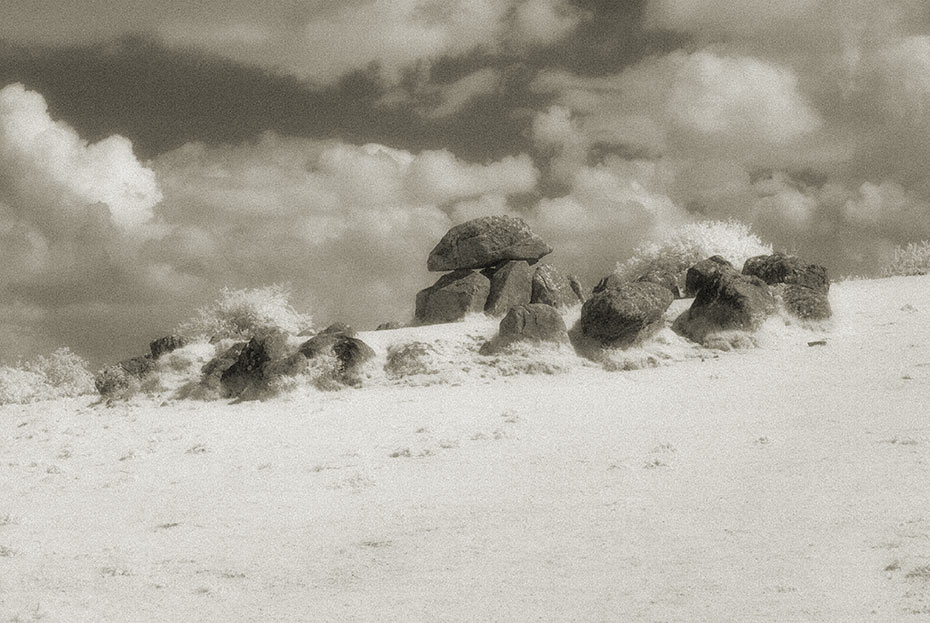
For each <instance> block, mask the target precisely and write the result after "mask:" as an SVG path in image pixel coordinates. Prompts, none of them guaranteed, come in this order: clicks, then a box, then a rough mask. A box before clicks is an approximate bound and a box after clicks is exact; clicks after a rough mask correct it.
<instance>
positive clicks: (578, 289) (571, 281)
mask: <svg viewBox="0 0 930 623" xmlns="http://www.w3.org/2000/svg"><path fill="white" fill-rule="evenodd" d="M568 285H570V286H571V288H572V292H574V293H575V296H577V297H578V300H579V301H581V302H582V303H584V302H585V301H586V300H588V297H587V296H585V293H584V287H583V286H582V285H581V280H580V279H578V277H576V276H575V275H569V276H568Z"/></svg>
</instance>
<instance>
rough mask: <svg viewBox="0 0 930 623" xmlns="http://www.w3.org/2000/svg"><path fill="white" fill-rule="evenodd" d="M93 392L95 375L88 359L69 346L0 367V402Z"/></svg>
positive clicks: (45, 398)
mask: <svg viewBox="0 0 930 623" xmlns="http://www.w3.org/2000/svg"><path fill="white" fill-rule="evenodd" d="M93 391H94V376H93V375H92V374H91V373H90V370H88V367H87V362H86V361H85V360H84V359H82V358H81V357H79V356H78V355H76V354H74V353H72V352H71V350H70V349H68V348H59V349H58V350H56V351H55V352H53V353H52V354H51V355H48V356H42V355H40V356H39V357H36V358H35V359H33V360H31V361H28V362H26V363H23V364H20V365H19V366H16V367H8V366H4V367H0V404H9V403H18V404H22V403H29V402H37V401H39V400H56V399H58V398H70V397H73V396H81V395H84V394H90V393H93Z"/></svg>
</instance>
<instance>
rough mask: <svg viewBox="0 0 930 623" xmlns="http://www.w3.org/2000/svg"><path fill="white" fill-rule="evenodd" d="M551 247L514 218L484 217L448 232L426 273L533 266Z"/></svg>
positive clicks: (434, 252) (550, 250)
mask: <svg viewBox="0 0 930 623" xmlns="http://www.w3.org/2000/svg"><path fill="white" fill-rule="evenodd" d="M551 252H552V247H550V246H549V245H547V244H546V243H545V242H543V240H542V239H541V238H540V237H539V236H537V235H536V234H534V233H533V232H532V231H531V230H530V228H529V225H527V224H526V222H525V221H524V220H523V219H521V218H517V217H513V216H484V217H481V218H476V219H473V220H470V221H467V222H465V223H462V224H461V225H456V226H455V227H453V228H452V229H450V230H449V231H448V232H447V233H446V235H445V236H443V237H442V240H440V241H439V244H437V245H436V246H435V248H433V250H432V251H431V252H430V254H429V259H428V260H427V264H426V265H427V269H429V270H430V271H434V272H442V271H447V270H460V269H473V268H486V267H488V266H494V265H496V264H500V263H501V262H505V261H508V260H527V261H529V262H530V263H534V262H536V261H537V260H539V258H541V257H543V256H544V255H546V254H548V253H551Z"/></svg>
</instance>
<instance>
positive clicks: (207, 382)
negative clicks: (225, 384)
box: [200, 342, 248, 390]
mask: <svg viewBox="0 0 930 623" xmlns="http://www.w3.org/2000/svg"><path fill="white" fill-rule="evenodd" d="M247 344H248V342H237V343H236V344H233V345H232V346H230V347H229V348H227V349H226V350H225V351H224V352H223V353H222V354H220V355H219V356H217V357H214V358H213V359H211V360H210V361H208V362H207V363H206V364H205V365H204V366H203V368H201V370H200V371H201V372H202V373H203V377H202V378H201V381H200V383H201V385H203V386H204V387H206V388H208V389H212V390H219V389H220V379H221V378H222V376H223V373H224V372H226V370H228V369H229V368H230V367H231V366H232V365H233V364H235V363H236V361H238V360H239V355H240V354H242V351H243V349H244V348H245V347H246V345H247Z"/></svg>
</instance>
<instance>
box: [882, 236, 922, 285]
mask: <svg viewBox="0 0 930 623" xmlns="http://www.w3.org/2000/svg"><path fill="white" fill-rule="evenodd" d="M927 274H930V240H923V241H921V242H912V243H911V244H909V245H907V246H906V247H898V248H896V249H895V250H894V258H893V259H892V260H891V262H889V263H888V264H886V265H885V266H884V267H882V276H883V277H896V276H913V275H927Z"/></svg>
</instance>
